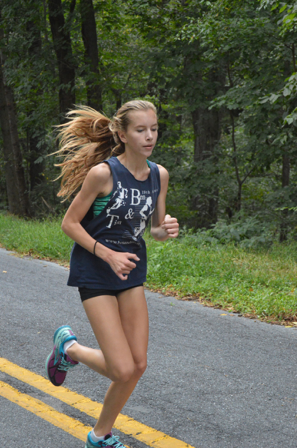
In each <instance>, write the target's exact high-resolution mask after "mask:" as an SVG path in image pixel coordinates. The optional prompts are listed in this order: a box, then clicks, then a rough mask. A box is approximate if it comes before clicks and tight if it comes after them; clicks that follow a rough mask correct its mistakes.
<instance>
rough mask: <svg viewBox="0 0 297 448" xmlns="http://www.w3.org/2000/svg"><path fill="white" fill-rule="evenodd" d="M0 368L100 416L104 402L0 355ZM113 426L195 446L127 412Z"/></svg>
mask: <svg viewBox="0 0 297 448" xmlns="http://www.w3.org/2000/svg"><path fill="white" fill-rule="evenodd" d="M0 371H2V372H5V373H7V374H8V375H10V376H13V377H14V378H17V379H18V380H20V381H23V382H24V383H27V384H30V385H31V386H33V387H35V388H36V389H39V390H41V391H43V392H45V393H47V394H49V395H51V396H53V397H55V398H58V399H59V400H60V401H63V402H64V403H67V404H68V405H70V406H72V407H73V408H75V409H78V410H79V411H81V412H84V413H85V414H87V415H90V416H91V417H94V418H96V419H97V418H98V416H99V414H100V412H101V409H102V404H101V403H97V402H96V401H92V400H91V399H89V398H87V397H85V396H84V395H80V394H78V393H76V392H72V391H71V390H69V389H66V388H65V387H63V386H59V387H55V386H53V385H52V384H51V382H50V381H48V380H47V379H45V378H43V377H42V376H40V375H37V374H36V373H33V372H31V371H30V370H26V369H24V368H22V367H19V366H18V365H16V364H13V363H12V362H10V361H8V360H7V359H5V358H0ZM114 427H115V428H116V429H118V430H119V431H121V432H123V433H124V434H128V435H130V436H132V437H134V438H135V439H136V440H139V441H141V442H143V443H145V444H146V445H148V446H151V447H154V448H194V447H193V446H191V445H188V444H187V443H185V442H183V441H181V440H178V439H174V438H173V437H170V436H168V435H166V434H164V433H163V432H161V431H157V430H156V429H154V428H150V427H149V426H146V425H144V424H142V423H140V422H137V421H136V420H133V419H132V418H130V417H128V416H127V415H124V414H119V416H118V418H117V420H116V422H115V424H114Z"/></svg>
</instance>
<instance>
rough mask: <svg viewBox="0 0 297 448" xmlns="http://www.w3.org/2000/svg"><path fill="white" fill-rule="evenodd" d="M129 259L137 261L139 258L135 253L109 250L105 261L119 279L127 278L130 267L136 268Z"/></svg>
mask: <svg viewBox="0 0 297 448" xmlns="http://www.w3.org/2000/svg"><path fill="white" fill-rule="evenodd" d="M131 260H135V261H139V260H140V258H138V257H137V255H135V254H130V253H129V252H115V251H111V256H110V257H109V260H108V261H107V262H108V264H109V266H110V267H111V269H112V270H113V272H114V273H115V274H116V275H117V276H118V277H119V278H120V279H121V280H127V278H128V275H129V274H130V272H131V271H132V269H134V268H136V264H135V263H134V262H133V261H131Z"/></svg>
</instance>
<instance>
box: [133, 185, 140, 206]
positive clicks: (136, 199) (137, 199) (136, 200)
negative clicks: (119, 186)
mask: <svg viewBox="0 0 297 448" xmlns="http://www.w3.org/2000/svg"><path fill="white" fill-rule="evenodd" d="M140 199H141V197H140V191H139V190H137V188H131V205H139V204H140Z"/></svg>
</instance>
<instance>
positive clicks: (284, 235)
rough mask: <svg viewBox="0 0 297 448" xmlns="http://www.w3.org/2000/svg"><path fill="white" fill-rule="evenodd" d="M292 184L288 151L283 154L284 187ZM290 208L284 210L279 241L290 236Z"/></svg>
mask: <svg viewBox="0 0 297 448" xmlns="http://www.w3.org/2000/svg"><path fill="white" fill-rule="evenodd" d="M289 185H290V158H289V155H288V154H287V153H284V154H283V166H282V187H283V188H285V187H288V186H289ZM287 217H288V210H283V211H282V218H283V222H282V223H281V225H280V234H279V242H280V243H282V242H284V241H286V239H287V236H288V224H287Z"/></svg>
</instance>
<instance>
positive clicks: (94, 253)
mask: <svg viewBox="0 0 297 448" xmlns="http://www.w3.org/2000/svg"><path fill="white" fill-rule="evenodd" d="M97 243H98V241H95V244H94V249H93V255H95V249H96V244H97Z"/></svg>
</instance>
